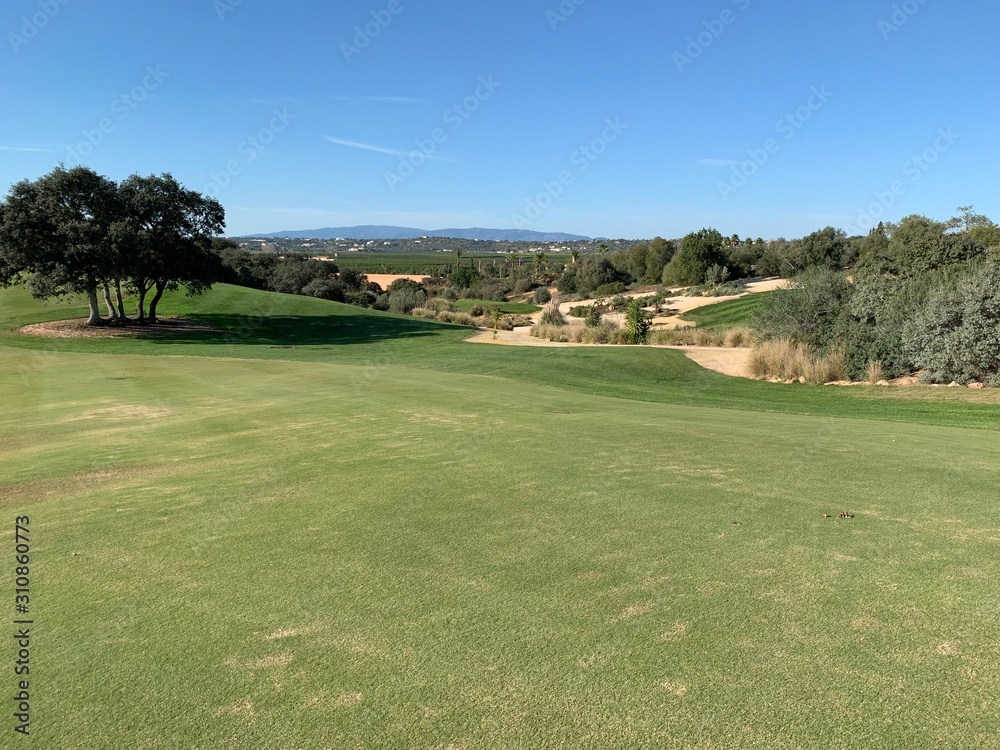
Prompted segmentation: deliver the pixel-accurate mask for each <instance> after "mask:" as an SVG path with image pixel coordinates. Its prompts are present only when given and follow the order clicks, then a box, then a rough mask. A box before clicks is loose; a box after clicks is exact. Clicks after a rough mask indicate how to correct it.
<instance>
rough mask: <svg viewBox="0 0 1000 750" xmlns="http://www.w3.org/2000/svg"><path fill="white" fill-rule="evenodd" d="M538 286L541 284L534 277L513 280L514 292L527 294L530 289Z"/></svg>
mask: <svg viewBox="0 0 1000 750" xmlns="http://www.w3.org/2000/svg"><path fill="white" fill-rule="evenodd" d="M539 286H541V284H539V283H538V282H537V281H535V280H534V279H527V278H524V279H518V280H517V281H515V282H514V294H527V293H528V292H530V291H531V290H532V289H535V288H536V287H539Z"/></svg>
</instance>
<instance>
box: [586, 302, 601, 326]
mask: <svg viewBox="0 0 1000 750" xmlns="http://www.w3.org/2000/svg"><path fill="white" fill-rule="evenodd" d="M583 322H584V324H585V325H586V326H587V327H588V328H597V327H599V326H600V325H601V309H600V308H599V307H598V306H597V305H591V306H590V307H588V308H587V314H586V315H584V316H583Z"/></svg>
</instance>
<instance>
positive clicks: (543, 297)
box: [531, 287, 552, 305]
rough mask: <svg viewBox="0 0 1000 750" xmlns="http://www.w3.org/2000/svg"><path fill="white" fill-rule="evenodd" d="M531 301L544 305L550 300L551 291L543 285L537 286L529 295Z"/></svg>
mask: <svg viewBox="0 0 1000 750" xmlns="http://www.w3.org/2000/svg"><path fill="white" fill-rule="evenodd" d="M531 301H532V302H534V303H535V304H536V305H544V304H545V303H547V302H551V301H552V293H551V292H550V291H549V290H548V289H546V288H545V287H539V288H538V289H536V290H535V293H534V294H533V295H532V297H531Z"/></svg>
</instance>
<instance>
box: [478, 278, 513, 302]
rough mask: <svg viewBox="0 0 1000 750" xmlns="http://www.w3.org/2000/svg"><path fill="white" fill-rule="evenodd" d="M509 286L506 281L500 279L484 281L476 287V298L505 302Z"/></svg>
mask: <svg viewBox="0 0 1000 750" xmlns="http://www.w3.org/2000/svg"><path fill="white" fill-rule="evenodd" d="M508 289H509V287H508V286H507V284H506V283H504V282H502V281H498V280H494V281H490V282H483V283H481V284H478V285H477V286H476V287H475V288H474V290H473V291H474V292H475V298H476V299H485V300H489V301H490V302H503V301H504V300H506V299H507V290H508Z"/></svg>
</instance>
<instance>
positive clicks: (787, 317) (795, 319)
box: [750, 267, 851, 348]
mask: <svg viewBox="0 0 1000 750" xmlns="http://www.w3.org/2000/svg"><path fill="white" fill-rule="evenodd" d="M850 297H851V286H850V284H848V283H847V279H845V278H844V276H843V274H840V273H837V272H835V271H830V270H828V269H824V268H819V267H816V268H812V269H810V270H808V271H806V272H805V273H803V274H802V275H800V276H799V277H797V278H796V279H795V281H794V282H793V283H792V285H791V286H790V287H788V288H787V289H778V290H776V291H775V292H774V293H772V294H769V295H768V296H767V297H766V298H765V299H764V301H763V302H762V303H761V304H760V306H758V307H757V309H756V310H754V311H753V313H751V315H750V328H751V330H752V331H753V334H754V336H755V337H757V338H758V339H762V340H766V339H774V340H777V339H788V340H790V341H795V342H801V343H803V344H807V345H809V346H812V347H816V348H823V347H826V346H828V345H829V344H831V343H832V342H833V341H835V340H836V339H837V328H838V325H839V324H840V321H841V317H842V316H843V315H844V313H845V310H846V306H847V302H848V300H849V299H850Z"/></svg>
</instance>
